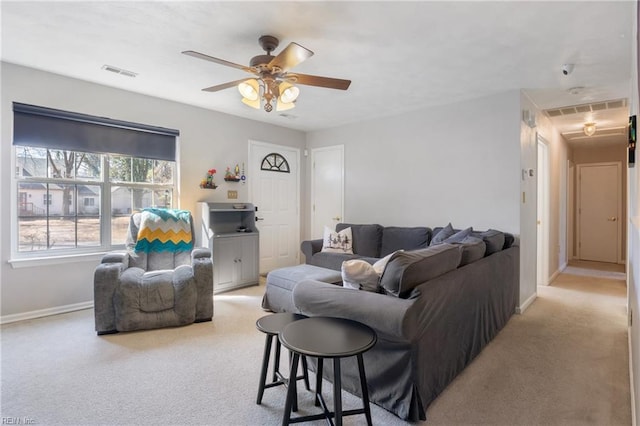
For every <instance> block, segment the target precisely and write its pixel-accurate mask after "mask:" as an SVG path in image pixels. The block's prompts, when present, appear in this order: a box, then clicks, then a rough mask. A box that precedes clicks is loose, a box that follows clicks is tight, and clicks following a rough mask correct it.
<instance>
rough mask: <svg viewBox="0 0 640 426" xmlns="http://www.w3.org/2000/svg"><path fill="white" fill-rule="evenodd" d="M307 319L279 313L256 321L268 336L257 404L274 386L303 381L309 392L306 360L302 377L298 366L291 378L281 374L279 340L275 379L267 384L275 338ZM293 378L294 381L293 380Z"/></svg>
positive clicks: (294, 405) (277, 341)
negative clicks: (291, 326) (290, 326)
mask: <svg viewBox="0 0 640 426" xmlns="http://www.w3.org/2000/svg"><path fill="white" fill-rule="evenodd" d="M305 318H307V316H306V315H302V314H292V313H279V314H271V315H267V316H264V317H262V318H260V319H258V321H256V328H257V329H258V330H260V331H261V332H263V333H265V334H266V337H265V343H264V355H263V356H262V371H261V372H260V386H259V387H258V398H257V399H256V404H261V403H262V396H263V395H264V390H265V389H267V388H271V387H273V386H279V385H289V383H290V382H293V383H294V384H295V382H296V381H297V380H300V379H303V380H304V384H305V387H306V388H307V390H309V374H308V373H307V359H306V358H304V357H303V358H302V369H303V372H302V376H298V375H297V374H298V367H297V365H296V368H295V369H292V370H291V371H292V374H291V375H289V378H286V377H284V376H283V375H282V374H280V340H278V339H276V348H275V354H274V360H273V363H274V365H273V378H272V380H271V382H270V383H267V370H268V368H269V357H270V355H271V345H272V342H273V338H274V337H276V336H277V335H278V334H279V333H280V332H281V331H282V330H283V329H284V327H285V326H287V325H289V324H291V323H293V322H295V321H298V320H301V319H305ZM289 358H290V359H291V353H290V354H289ZM292 377H293V379H291V378H292ZM297 410H298V402H297V398H296V399H295V400H294V401H293V411H297Z"/></svg>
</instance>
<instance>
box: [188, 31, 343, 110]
mask: <svg viewBox="0 0 640 426" xmlns="http://www.w3.org/2000/svg"><path fill="white" fill-rule="evenodd" d="M258 43H260V46H261V47H262V49H264V51H265V52H267V53H266V55H258V56H254V57H253V58H251V61H250V62H249V66H245V65H240V64H236V63H233V62H229V61H225V60H224V59H220V58H215V57H213V56H209V55H205V54H204V53H199V52H195V51H193V50H185V51H184V52H182V53H183V54H185V55H189V56H193V57H194V58H200V59H204V60H206V61H211V62H215V63H216V64H220V65H225V66H228V67H232V68H237V69H241V70H243V71H246V72H248V73H249V74H253V75H254V76H255V78H250V79H246V78H243V79H240V80H235V81H230V82H228V83H223V84H218V85H216V86H211V87H207V88H205V89H202V90H204V91H205V92H217V91H219V90H224V89H228V88H230V87H234V86H237V87H238V90H239V91H240V93H241V94H242V96H243V98H242V102H244V103H245V104H247V105H249V106H250V107H252V108H256V109H259V108H260V104H261V103H264V109H265V111H267V112H271V111H272V110H273V107H274V103H275V106H276V110H277V111H285V110H288V109H291V108H294V107H295V101H296V99H297V97H298V95H299V93H300V89H298V87H296V86H295V85H296V84H302V85H306V86H316V87H326V88H330V89H338V90H347V89H348V88H349V85H350V84H351V80H342V79H339V78H329V77H321V76H316V75H309V74H300V73H292V72H289V70H291V68H293V67H295V66H296V65H298V64H299V63H301V62H303V61H305V60H306V59H308V58H310V57H311V56H313V52H312V51H311V50H309V49H307V48H305V47H302V46H301V45H299V44H298V43H289V45H288V46H287V47H286V48H284V50H282V51H281V52H280V53H279V54H278V55H277V56H273V55H271V52H273V51H274V50H275V49H276V47H278V44H279V43H280V42H279V40H278V39H277V38H276V37H274V36H270V35H263V36H262V37H260V38H259V39H258Z"/></svg>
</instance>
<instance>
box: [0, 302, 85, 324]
mask: <svg viewBox="0 0 640 426" xmlns="http://www.w3.org/2000/svg"><path fill="white" fill-rule="evenodd" d="M89 308H93V301H89V302H81V303H74V304H71V305H64V306H56V307H55V308H47V309H40V310H37V311H30V312H22V313H19V314H12V315H3V316H1V317H0V324H8V323H10V322H16V321H24V320H29V319H34V318H41V317H48V316H49V315H58V314H64V313H66V312H73V311H80V310H82V309H89Z"/></svg>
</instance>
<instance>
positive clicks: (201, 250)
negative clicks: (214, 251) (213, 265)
mask: <svg viewBox="0 0 640 426" xmlns="http://www.w3.org/2000/svg"><path fill="white" fill-rule="evenodd" d="M208 257H209V258H210V257H211V250H210V249H208V248H205V247H196V248H194V249H193V250H192V251H191V263H193V261H194V260H195V259H202V258H208Z"/></svg>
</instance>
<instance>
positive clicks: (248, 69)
mask: <svg viewBox="0 0 640 426" xmlns="http://www.w3.org/2000/svg"><path fill="white" fill-rule="evenodd" d="M182 53H183V54H185V55H188V56H193V57H194V58H199V59H204V60H205V61H210V62H215V63H216V64H220V65H225V66H227V67H231V68H238V69H240V70H243V71H246V72H250V73H252V74H255V70H254V69H253V68H251V67H247V66H244V65H240V64H236V63H233V62H229V61H225V60H224V59H220V58H214V57H213V56H209V55H205V54H204V53H200V52H194V51H193V50H185V51H184V52H182Z"/></svg>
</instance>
